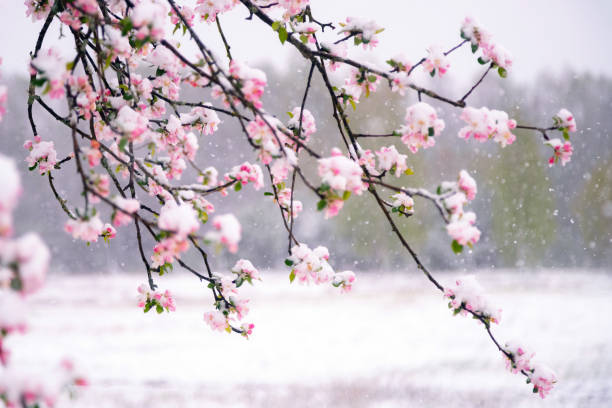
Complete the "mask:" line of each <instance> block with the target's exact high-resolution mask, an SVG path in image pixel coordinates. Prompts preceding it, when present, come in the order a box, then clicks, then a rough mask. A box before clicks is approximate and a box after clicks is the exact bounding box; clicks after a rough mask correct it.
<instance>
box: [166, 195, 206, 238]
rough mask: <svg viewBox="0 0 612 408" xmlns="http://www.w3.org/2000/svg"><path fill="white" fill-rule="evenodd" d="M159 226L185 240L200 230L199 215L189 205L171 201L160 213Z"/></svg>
mask: <svg viewBox="0 0 612 408" xmlns="http://www.w3.org/2000/svg"><path fill="white" fill-rule="evenodd" d="M157 226H158V227H159V228H160V229H162V230H165V231H170V232H173V233H174V234H176V235H177V236H178V237H181V238H185V237H186V236H187V235H189V234H193V233H194V232H196V231H197V230H198V228H200V223H199V221H198V214H197V213H196V211H195V210H194V209H193V207H192V206H191V205H189V204H185V203H181V204H177V203H176V202H174V201H173V200H169V201H168V202H166V204H164V206H163V207H162V208H161V211H160V213H159V219H158V220H157Z"/></svg>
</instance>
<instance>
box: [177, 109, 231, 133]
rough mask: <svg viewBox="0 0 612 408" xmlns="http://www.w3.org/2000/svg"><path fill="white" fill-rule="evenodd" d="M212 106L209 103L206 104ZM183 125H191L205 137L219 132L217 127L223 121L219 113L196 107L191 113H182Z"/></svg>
mask: <svg viewBox="0 0 612 408" xmlns="http://www.w3.org/2000/svg"><path fill="white" fill-rule="evenodd" d="M204 105H206V106H210V104H209V103H206V104H204ZM180 119H181V124H183V125H190V126H192V127H193V128H195V129H197V130H199V131H201V132H202V133H204V134H205V135H212V134H213V133H214V132H216V131H217V126H219V123H221V121H220V120H219V116H218V115H217V113H216V112H215V111H214V110H212V109H208V108H206V107H202V106H196V107H194V108H192V109H191V111H190V112H189V113H181V116H180Z"/></svg>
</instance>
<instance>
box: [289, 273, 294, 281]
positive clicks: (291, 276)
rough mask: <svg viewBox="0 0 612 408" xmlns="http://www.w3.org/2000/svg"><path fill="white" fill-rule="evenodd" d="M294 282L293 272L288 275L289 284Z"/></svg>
mask: <svg viewBox="0 0 612 408" xmlns="http://www.w3.org/2000/svg"><path fill="white" fill-rule="evenodd" d="M294 280H295V272H294V271H291V273H290V274H289V283H293V281H294Z"/></svg>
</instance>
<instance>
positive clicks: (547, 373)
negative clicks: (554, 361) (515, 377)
mask: <svg viewBox="0 0 612 408" xmlns="http://www.w3.org/2000/svg"><path fill="white" fill-rule="evenodd" d="M503 350H504V360H505V361H506V368H507V369H508V370H509V371H510V372H512V373H515V374H516V373H523V374H525V375H526V376H527V383H528V384H532V385H533V392H534V393H538V394H539V395H540V397H542V398H545V397H546V395H548V393H549V392H550V390H551V389H552V388H553V386H554V384H555V383H556V382H557V377H556V375H555V373H554V371H552V369H550V367H548V366H546V365H544V364H542V363H539V362H537V361H533V358H534V356H535V353H534V352H531V351H529V350H528V349H527V348H525V347H524V346H523V345H521V344H520V343H516V342H507V343H506V344H505V346H504V347H503Z"/></svg>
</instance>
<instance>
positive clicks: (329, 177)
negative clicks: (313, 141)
mask: <svg viewBox="0 0 612 408" xmlns="http://www.w3.org/2000/svg"><path fill="white" fill-rule="evenodd" d="M331 154H332V155H331V157H327V158H323V159H319V176H320V177H321V179H322V182H323V183H324V184H327V185H329V187H330V188H332V189H333V190H337V191H339V192H344V191H350V192H353V193H355V194H361V193H362V192H364V191H365V190H366V189H367V186H366V184H365V183H364V182H363V181H362V180H361V177H362V176H363V170H362V169H361V167H360V166H359V164H358V163H357V162H355V161H354V160H351V159H350V158H348V157H346V156H345V155H343V154H342V152H341V151H340V149H338V148H333V149H332V152H331Z"/></svg>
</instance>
